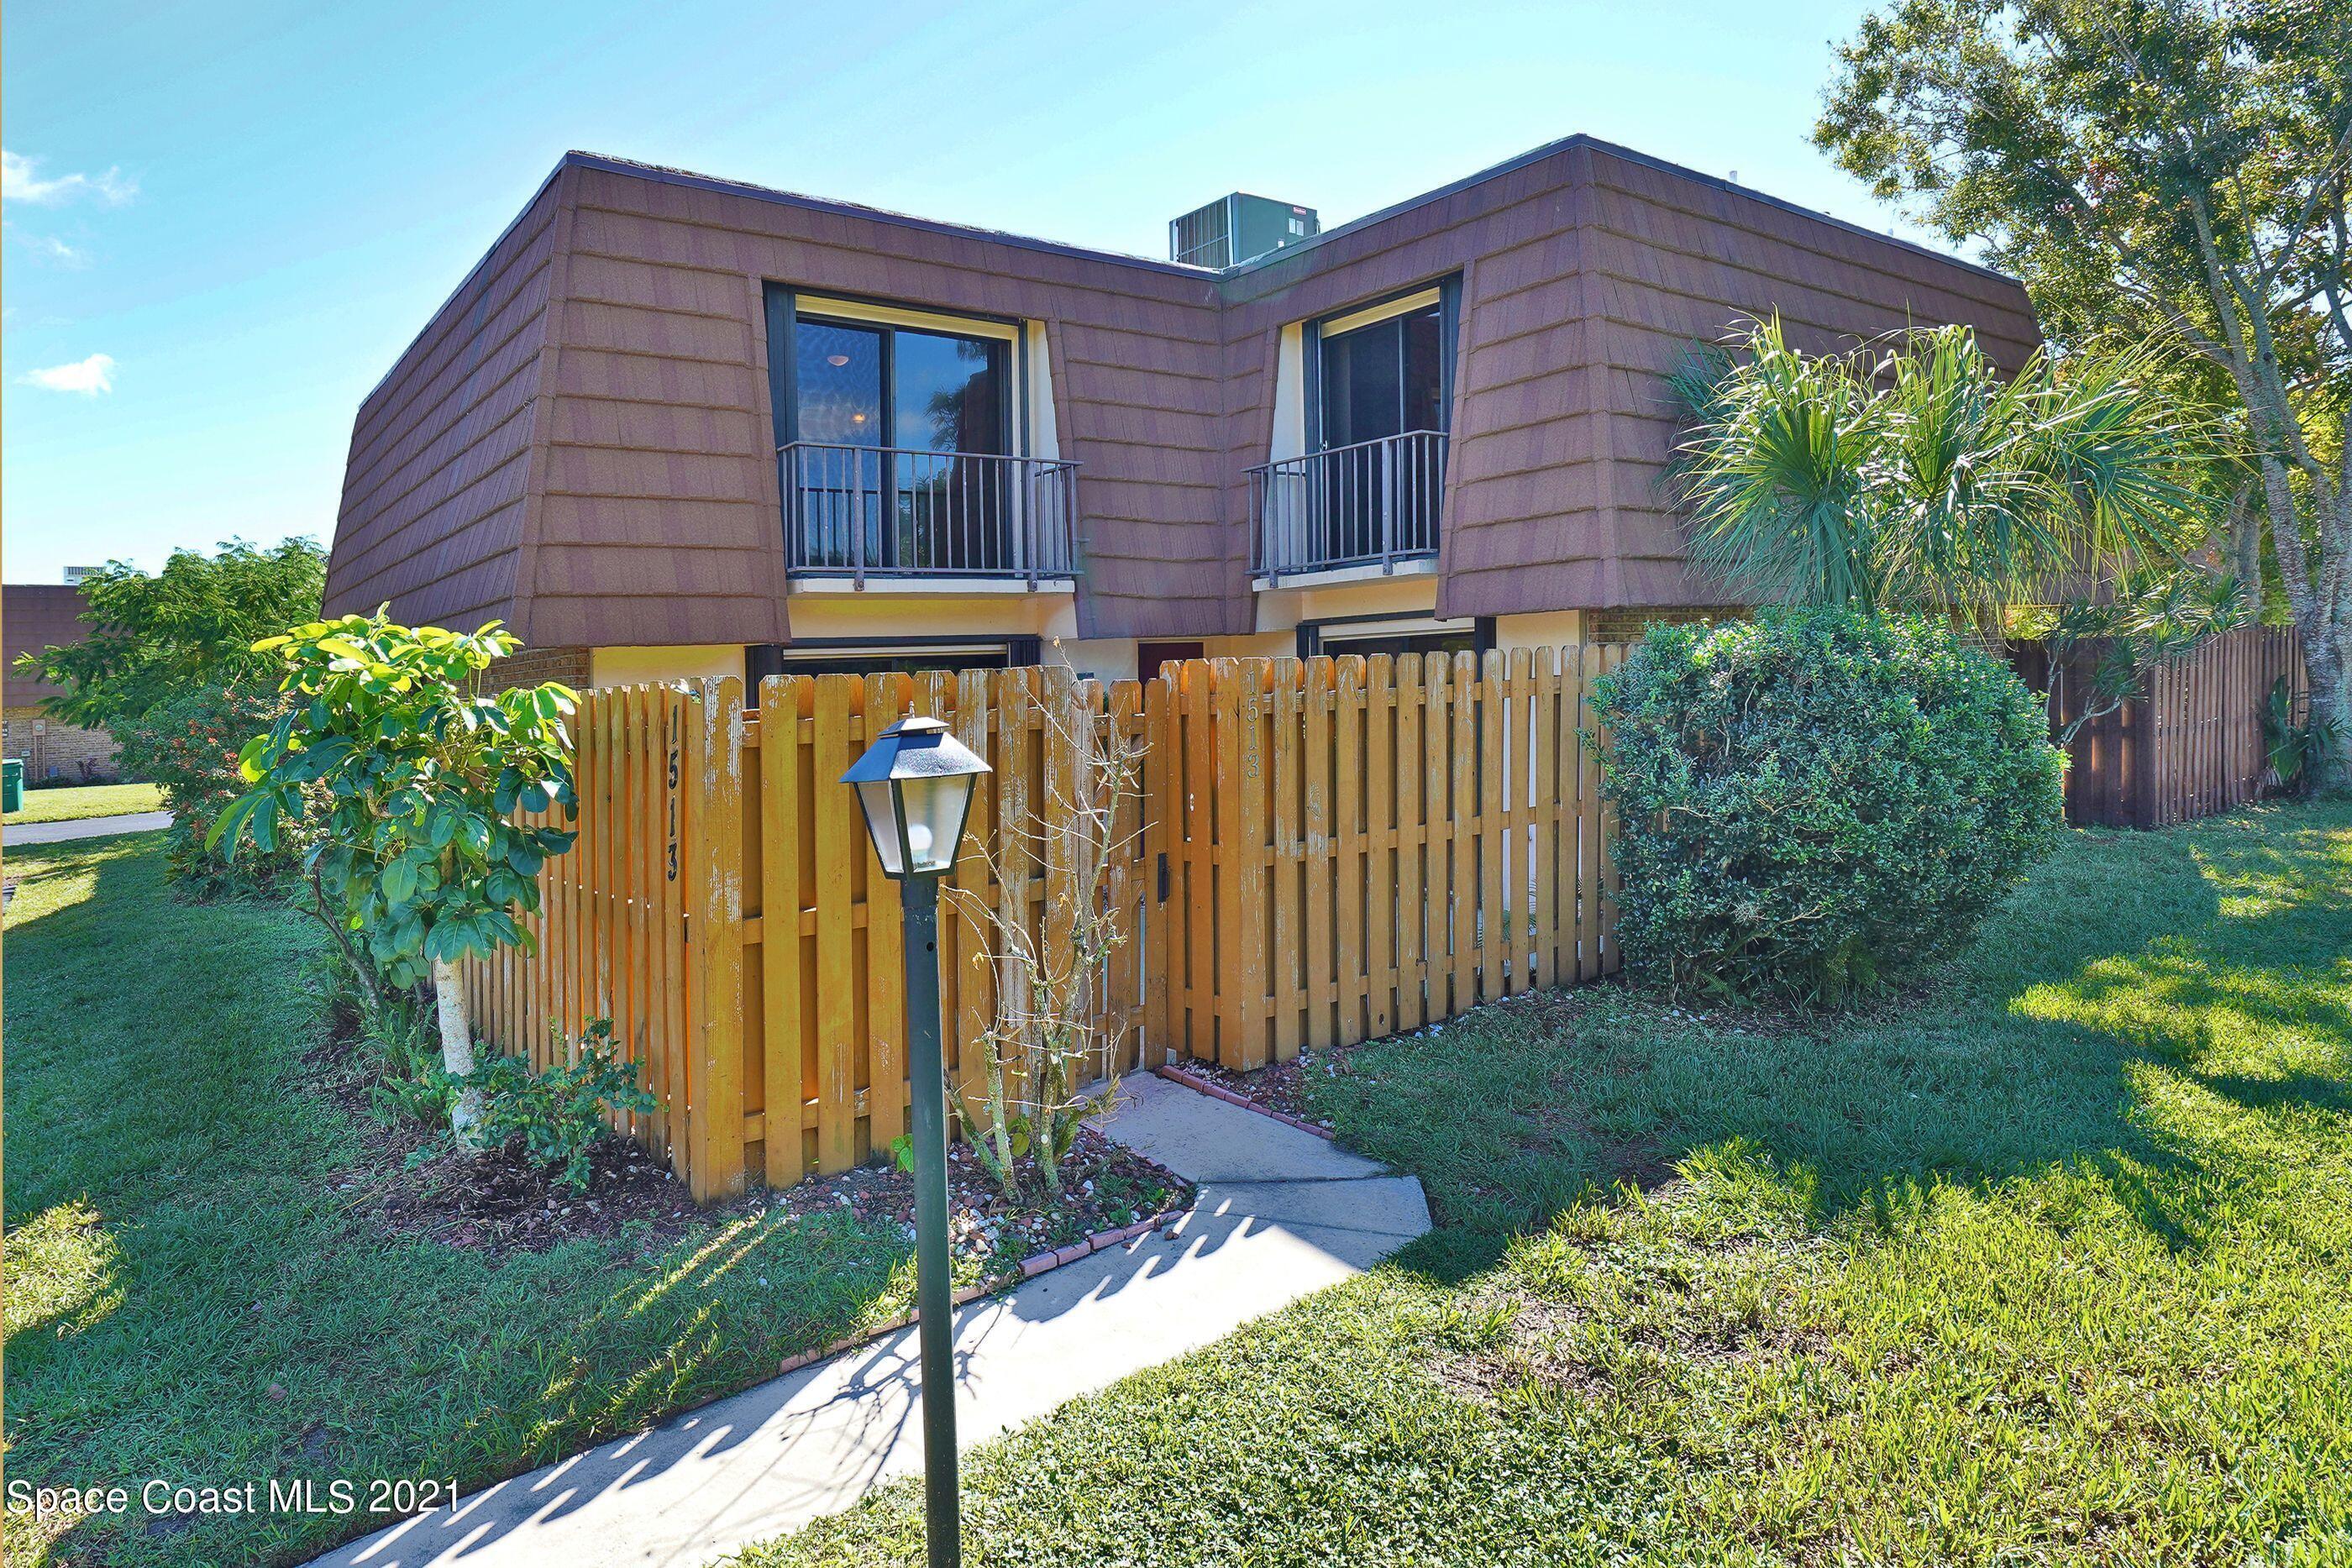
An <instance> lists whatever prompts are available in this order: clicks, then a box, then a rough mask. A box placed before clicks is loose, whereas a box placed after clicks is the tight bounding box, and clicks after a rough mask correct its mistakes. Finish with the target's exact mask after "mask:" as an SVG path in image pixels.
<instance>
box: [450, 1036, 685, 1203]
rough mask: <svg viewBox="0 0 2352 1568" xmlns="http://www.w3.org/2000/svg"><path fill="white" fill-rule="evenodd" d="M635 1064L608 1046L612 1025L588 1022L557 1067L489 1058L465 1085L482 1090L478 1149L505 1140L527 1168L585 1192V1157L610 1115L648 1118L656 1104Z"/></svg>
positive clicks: (510, 1058)
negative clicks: (528, 1164) (537, 1068)
mask: <svg viewBox="0 0 2352 1568" xmlns="http://www.w3.org/2000/svg"><path fill="white" fill-rule="evenodd" d="M640 1076H641V1074H640V1072H639V1070H638V1066H637V1063H636V1062H635V1061H630V1060H628V1059H626V1058H625V1057H623V1056H622V1055H621V1054H620V1051H619V1048H618V1047H616V1046H615V1045H614V1043H613V1025H612V1022H611V1020H610V1019H591V1020H590V1021H589V1024H588V1027H587V1029H586V1030H584V1031H583V1033H582V1034H581V1036H580V1041H579V1049H578V1050H577V1051H574V1052H573V1053H572V1060H571V1061H568V1062H565V1063H563V1064H562V1065H560V1066H556V1067H551V1068H548V1069H547V1070H546V1071H533V1070H532V1068H531V1065H530V1062H528V1061H524V1060H523V1059H522V1058H521V1057H520V1056H493V1057H491V1058H490V1059H489V1061H486V1062H484V1063H483V1064H482V1065H481V1066H480V1067H478V1068H477V1069H475V1070H474V1071H473V1073H472V1074H471V1075H470V1076H469V1077H468V1078H467V1080H466V1082H467V1083H468V1084H470V1085H471V1086H472V1087H475V1088H478V1089H479V1090H481V1092H482V1127H481V1137H482V1142H483V1144H484V1145H486V1146H488V1147H490V1148H497V1147H499V1146H500V1145H504V1144H506V1143H508V1142H509V1141H510V1140H511V1141H513V1142H516V1143H519V1144H520V1145H521V1147H522V1152H523V1155H525V1157H527V1158H528V1159H529V1160H530V1162H531V1163H532V1164H533V1165H536V1166H540V1167H541V1168H542V1169H544V1170H550V1171H552V1172H554V1173H555V1179H556V1180H557V1181H559V1182H562V1183H563V1184H564V1185H565V1186H570V1187H572V1188H574V1189H575V1190H584V1189H585V1188H586V1187H587V1186H588V1175H589V1166H588V1155H589V1152H590V1151H591V1150H592V1149H593V1148H594V1147H595V1145H596V1141H597V1140H598V1139H599V1138H602V1137H604V1135H605V1134H606V1133H607V1132H608V1131H610V1127H609V1125H608V1124H607V1123H606V1120H605V1118H606V1116H607V1115H608V1114H611V1113H615V1112H625V1113H633V1114H635V1115H640V1116H644V1115H650V1114H651V1113H654V1112H656V1111H658V1110H660V1109H661V1102H660V1100H658V1099H656V1097H655V1096H654V1095H653V1094H652V1093H651V1092H649V1091H647V1090H646V1089H645V1088H644V1087H642V1086H641V1084H640V1083H639V1078H640Z"/></svg>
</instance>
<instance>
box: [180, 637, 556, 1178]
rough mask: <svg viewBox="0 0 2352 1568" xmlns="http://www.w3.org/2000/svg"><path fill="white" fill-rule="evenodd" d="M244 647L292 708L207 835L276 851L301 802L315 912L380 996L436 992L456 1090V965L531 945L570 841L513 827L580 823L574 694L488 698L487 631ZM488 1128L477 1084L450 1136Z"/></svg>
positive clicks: (461, 1008)
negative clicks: (522, 918)
mask: <svg viewBox="0 0 2352 1568" xmlns="http://www.w3.org/2000/svg"><path fill="white" fill-rule="evenodd" d="M254 646H255V650H256V652H273V651H274V652H275V653H278V655H279V656H280V657H281V658H283V659H284V661H285V664H286V674H285V676H284V679H283V680H282V681H281V683H280V689H281V690H283V691H284V692H285V693H287V694H288V695H289V697H290V698H291V699H292V704H293V706H291V707H290V708H289V711H288V712H287V713H286V714H285V716H283V717H281V718H279V719H278V722H277V723H276V724H274V725H272V726H271V727H269V729H268V730H267V731H265V732H264V733H262V734H260V735H257V736H255V737H253V738H252V739H251V740H249V741H247V743H246V745H245V748H244V750H243V751H242V752H241V753H240V754H239V757H238V768H239V771H240V772H241V773H242V775H243V777H244V778H245V779H246V781H247V783H248V784H249V785H251V786H252V788H251V789H248V790H247V792H246V793H245V794H243V795H241V796H239V797H238V798H237V799H236V800H235V801H234V802H232V803H231V804H230V805H229V807H228V808H227V809H226V810H224V811H223V812H222V813H221V815H220V818H219V819H218V821H215V823H214V824H213V829H212V833H211V837H210V840H209V842H211V843H215V844H217V843H219V842H220V841H222V840H224V839H226V841H228V844H229V847H230V852H231V853H232V854H234V853H235V852H236V845H237V844H239V843H240V842H242V841H246V840H247V839H249V840H251V841H252V842H253V843H254V844H255V846H256V847H257V848H259V849H262V850H265V851H267V850H269V849H272V848H274V847H275V845H276V843H277V841H278V834H279V832H280V831H282V830H283V827H284V825H285V824H286V823H287V822H289V821H292V820H294V819H295V818H297V817H298V816H299V815H301V814H302V813H303V811H304V810H305V806H304V802H305V799H306V797H308V799H309V800H310V802H311V803H312V804H311V805H310V813H311V815H310V825H311V827H312V828H313V829H314V830H315V831H317V832H318V834H319V838H318V841H317V843H316V846H315V847H314V848H313V849H312V850H311V852H310V861H309V866H308V869H309V871H310V875H311V877H312V879H313V882H314V884H315V885H316V887H317V889H318V893H319V914H320V918H321V919H323V920H325V921H326V922H327V924H328V926H329V928H330V929H331V931H332V932H333V933H334V936H335V940H336V941H337V943H338V944H340V945H341V948H342V950H343V953H344V954H345V956H346V957H348V958H350V959H351V960H352V963H353V964H354V966H355V967H358V968H359V969H360V971H361V974H362V978H363V979H366V980H367V981H369V983H371V984H373V986H374V987H375V988H377V990H378V992H379V994H387V993H394V992H399V991H413V990H415V988H417V987H418V986H420V985H421V984H422V983H423V982H424V981H425V979H427V978H428V977H429V978H430V979H431V980H432V982H433V990H434V998H435V1012H436V1020H437V1022H438V1024H439V1028H440V1035H441V1061H442V1066H443V1067H444V1068H445V1069H446V1071H447V1072H448V1073H449V1075H450V1077H451V1078H452V1079H453V1080H457V1081H459V1082H460V1083H461V1084H465V1082H466V1081H467V1080H468V1079H470V1077H471V1076H472V1074H473V1071H474V1041H473V1027H472V1020H471V1019H468V1018H467V1009H466V996H465V989H464V988H463V986H462V985H461V984H460V983H459V980H458V971H457V966H458V964H459V963H460V962H462V961H463V960H464V959H465V958H467V956H481V957H488V956H490V955H492V954H494V953H496V952H497V951H498V950H499V948H500V947H502V946H510V945H511V946H525V947H528V946H530V937H529V936H527V935H526V934H525V933H524V931H523V929H522V927H521V925H520V922H519V920H518V916H519V915H530V914H532V913H535V912H536V911H537V910H538V908H539V880H538V879H539V871H540V868H541V866H542V865H544V864H545V863H546V862H547V860H548V859H549V858H550V857H551V856H554V855H560V854H562V853H564V852H566V851H568V850H570V849H571V847H572V840H573V839H574V838H575V837H576V836H577V835H576V834H575V833H573V832H572V831H567V830H564V829H562V828H555V827H548V826H525V825H523V824H522V823H520V822H519V821H516V820H515V818H516V813H517V811H518V810H521V811H524V812H531V813H537V812H543V811H547V810H551V809H557V808H560V809H561V810H562V812H563V813H564V816H565V819H566V820H567V821H568V820H570V819H571V818H572V817H573V816H574V815H576V813H577V801H576V798H575V796H574V794H573V791H572V737H571V733H570V729H569V726H568V723H567V721H568V720H569V718H570V717H571V715H572V712H573V710H574V708H575V707H576V706H577V695H576V694H575V693H574V692H572V689H571V688H570V687H568V686H564V685H558V684H556V683H554V682H549V683H547V684H545V685H538V686H517V687H509V689H507V690H505V691H501V692H498V693H495V694H491V693H486V692H484V691H483V690H482V677H483V674H484V672H486V671H488V669H489V667H490V666H491V665H492V664H495V663H496V662H497V661H498V660H499V659H502V658H504V657H506V656H507V655H508V654H510V653H513V652H514V651H515V650H516V649H517V648H519V647H520V646H521V643H520V639H518V638H516V637H515V636H514V634H513V633H511V632H505V631H502V630H500V629H499V622H495V621H493V622H489V623H488V624H487V625H485V626H484V627H482V629H481V630H480V631H478V632H473V633H472V634H471V635H467V634H466V633H462V632H450V631H446V630H444V629H442V628H441V627H438V626H416V627H409V626H402V625H399V624H397V623H395V622H393V621H392V620H391V618H390V617H389V615H388V614H387V613H386V612H385V611H383V610H379V611H378V612H376V613H375V614H374V615H373V616H364V615H346V616H343V617H342V618H341V619H340V620H334V621H316V622H310V623H308V624H306V625H301V626H297V627H295V628H293V629H292V630H291V631H289V632H287V633H286V634H285V635H283V636H278V637H269V638H265V639H264V640H263V641H261V642H259V643H256V644H255V645H254ZM320 810H323V812H324V821H318V820H317V813H318V812H320ZM481 1121H482V1092H481V1090H480V1089H479V1088H478V1087H475V1086H471V1085H467V1086H464V1087H461V1088H460V1089H459V1091H458V1092H457V1097H456V1099H455V1101H454V1102H453V1103H452V1105H451V1107H450V1113H449V1125H450V1130H451V1132H453V1133H454V1134H457V1138H458V1140H459V1141H460V1142H461V1143H465V1144H467V1145H474V1144H477V1143H478V1138H479V1129H480V1126H481Z"/></svg>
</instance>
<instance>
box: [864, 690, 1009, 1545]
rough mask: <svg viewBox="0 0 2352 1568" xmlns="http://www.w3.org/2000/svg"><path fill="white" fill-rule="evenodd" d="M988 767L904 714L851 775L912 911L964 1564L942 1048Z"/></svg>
mask: <svg viewBox="0 0 2352 1568" xmlns="http://www.w3.org/2000/svg"><path fill="white" fill-rule="evenodd" d="M988 771H989V767H988V764H987V763H986V762H984V761H982V759H981V758H978V757H976V756H974V755H973V754H972V753H971V749H970V748H968V747H965V746H964V745H963V744H962V743H961V741H959V740H957V739H956V737H954V736H952V735H950V734H949V733H948V727H947V726H946V725H944V724H941V723H940V721H939V720H938V719H935V718H902V719H900V720H899V721H898V723H896V724H894V725H892V726H891V727H889V728H887V729H886V730H884V731H883V732H882V733H881V734H880V735H878V736H877V737H874V744H873V745H871V746H869V747H866V754H865V755H864V756H863V757H860V758H858V759H857V760H856V762H853V763H851V764H850V766H849V771H848V772H846V773H845V774H843V775H842V776H841V781H842V782H843V783H845V784H854V785H856V787H857V803H858V805H859V806H860V807H861V808H863V809H864V810H865V813H866V833H867V835H868V836H869V837H871V838H872V839H873V841H874V853H875V857H876V858H877V859H878V860H879V861H880V862H882V874H883V875H885V876H887V877H888V878H889V879H890V880H891V881H893V882H895V883H898V906H899V908H900V909H901V911H903V912H904V915H905V920H906V944H905V946H906V960H907V1071H908V1091H909V1092H911V1093H912V1094H913V1096H914V1101H915V1308H916V1314H917V1318H918V1328H917V1331H916V1332H917V1333H918V1334H919V1337H920V1340H921V1343H922V1365H923V1395H922V1397H923V1535H924V1539H925V1542H926V1543H927V1544H928V1546H929V1553H930V1565H931V1568H956V1563H958V1562H959V1561H960V1559H961V1542H960V1541H959V1534H958V1532H959V1528H960V1527H959V1523H958V1518H957V1516H958V1512H959V1509H958V1503H957V1485H956V1438H955V1325H954V1322H953V1319H952V1316H951V1314H952V1312H953V1311H954V1307H953V1303H952V1295H953V1292H952V1291H950V1288H949V1280H948V1134H947V1098H948V1086H947V1069H946V1065H945V1063H944V1062H943V1061H941V1060H940V919H939V913H940V876H941V875H943V874H944V873H947V872H948V871H950V870H952V869H953V868H954V865H955V862H956V852H957V851H958V850H959V849H961V847H962V844H963V831H964V821H965V819H966V818H967V817H969V816H970V815H971V789H972V780H973V779H977V778H978V777H980V775H982V774H983V773H986V772H988Z"/></svg>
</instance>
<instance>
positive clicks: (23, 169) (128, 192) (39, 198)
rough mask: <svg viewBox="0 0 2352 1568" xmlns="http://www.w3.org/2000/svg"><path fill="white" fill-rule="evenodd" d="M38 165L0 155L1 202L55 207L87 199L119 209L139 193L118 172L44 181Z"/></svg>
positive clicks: (35, 161) (30, 160)
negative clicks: (93, 199) (87, 197)
mask: <svg viewBox="0 0 2352 1568" xmlns="http://www.w3.org/2000/svg"><path fill="white" fill-rule="evenodd" d="M40 162H41V161H40V160H39V159H37V158H26V157H25V156H23V155H21V154H19V153H16V152H5V151H0V201H8V202H28V203H30V204H33V205H34V206H37V207H56V206H62V205H64V204H66V203H68V202H77V201H79V200H81V199H82V198H83V197H85V196H90V197H95V198H96V199H97V200H99V201H101V202H104V203H105V204H107V205H108V206H110V207H119V206H121V204H123V203H125V202H127V201H129V200H130V199H131V197H133V196H135V195H137V194H138V193H139V184H138V182H136V181H134V180H126V179H124V178H123V176H122V171H121V169H119V168H110V169H108V170H106V171H105V172H102V173H98V174H59V175H58V176H56V177H55V178H53V179H43V178H42V177H41V172H40Z"/></svg>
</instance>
